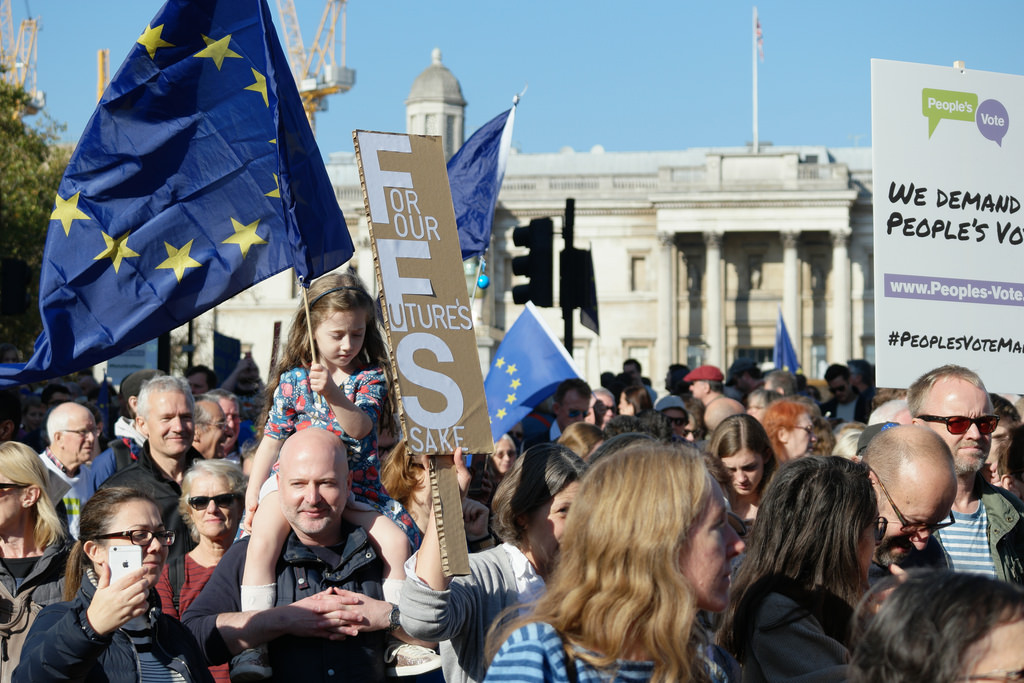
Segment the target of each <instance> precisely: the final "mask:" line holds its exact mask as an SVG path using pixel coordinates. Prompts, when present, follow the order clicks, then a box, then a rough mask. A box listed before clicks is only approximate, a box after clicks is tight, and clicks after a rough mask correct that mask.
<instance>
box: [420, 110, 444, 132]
mask: <svg viewBox="0 0 1024 683" xmlns="http://www.w3.org/2000/svg"><path fill="white" fill-rule="evenodd" d="M423 134H424V135H440V134H441V130H440V127H439V126H438V125H437V114H427V115H426V116H424V117H423Z"/></svg>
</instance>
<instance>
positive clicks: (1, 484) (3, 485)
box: [0, 481, 26, 491]
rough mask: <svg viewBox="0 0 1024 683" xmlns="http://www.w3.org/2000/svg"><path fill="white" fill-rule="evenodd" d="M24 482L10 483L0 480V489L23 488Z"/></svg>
mask: <svg viewBox="0 0 1024 683" xmlns="http://www.w3.org/2000/svg"><path fill="white" fill-rule="evenodd" d="M25 486H26V484H12V483H11V482H9V481H3V482H0V491H6V490H7V489H23V488H25Z"/></svg>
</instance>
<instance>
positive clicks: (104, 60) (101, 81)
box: [96, 48, 110, 102]
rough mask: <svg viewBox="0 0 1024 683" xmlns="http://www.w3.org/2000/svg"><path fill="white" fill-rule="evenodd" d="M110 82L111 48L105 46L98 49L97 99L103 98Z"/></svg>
mask: <svg viewBox="0 0 1024 683" xmlns="http://www.w3.org/2000/svg"><path fill="white" fill-rule="evenodd" d="M109 82H110V50H109V49H107V48H103V49H101V50H97V51H96V101H97V102H99V101H100V100H102V99H103V93H104V91H105V90H106V89H107V83H109Z"/></svg>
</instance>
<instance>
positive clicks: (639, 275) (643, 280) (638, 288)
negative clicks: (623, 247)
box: [629, 255, 647, 292]
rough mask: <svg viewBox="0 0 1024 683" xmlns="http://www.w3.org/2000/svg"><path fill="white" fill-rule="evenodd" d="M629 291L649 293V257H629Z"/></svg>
mask: <svg viewBox="0 0 1024 683" xmlns="http://www.w3.org/2000/svg"><path fill="white" fill-rule="evenodd" d="M629 291H631V292H646V291H647V257H646V256H636V255H633V256H630V257H629Z"/></svg>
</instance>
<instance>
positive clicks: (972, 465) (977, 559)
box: [907, 365, 1024, 583]
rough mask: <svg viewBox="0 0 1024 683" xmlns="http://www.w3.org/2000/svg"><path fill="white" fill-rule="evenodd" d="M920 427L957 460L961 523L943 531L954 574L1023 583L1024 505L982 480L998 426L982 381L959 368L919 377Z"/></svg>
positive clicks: (914, 409) (912, 395) (913, 410)
mask: <svg viewBox="0 0 1024 683" xmlns="http://www.w3.org/2000/svg"><path fill="white" fill-rule="evenodd" d="M907 404H908V406H909V408H910V414H911V415H912V416H913V418H914V424H915V425H924V426H927V427H930V428H931V429H932V430H933V431H934V432H935V433H937V434H938V435H939V436H940V437H941V438H942V440H943V441H945V442H946V445H947V446H949V450H950V452H952V454H953V465H954V467H955V470H956V497H955V498H954V500H953V509H952V513H953V519H954V520H956V523H955V524H954V525H953V526H950V527H947V528H945V529H942V530H940V531H939V541H941V542H942V547H943V548H944V549H945V551H946V555H947V559H948V561H949V565H950V567H952V568H953V570H954V571H970V572H975V573H979V574H987V575H988V576H992V577H996V578H999V579H1002V580H1004V581H1012V582H1014V583H1024V503H1022V502H1021V501H1020V499H1018V498H1017V497H1016V496H1014V495H1013V494H1012V493H1009V492H1008V491H1005V490H1003V489H1000V488H996V487H994V486H992V485H991V484H989V483H988V482H987V481H985V479H984V477H983V476H982V475H981V474H980V470H981V467H982V465H984V464H985V459H986V458H987V457H988V452H989V448H991V445H992V438H991V435H992V432H994V431H995V429H996V426H998V424H999V417H998V416H997V415H995V414H993V411H992V401H991V399H990V398H989V395H988V391H986V389H985V384H984V383H983V382H982V381H981V378H980V377H979V376H978V374H977V373H975V372H974V371H972V370H969V369H967V368H964V367H961V366H959V365H944V366H942V367H940V368H936V369H935V370H931V371H929V372H927V373H925V374H924V375H922V376H921V377H919V378H918V379H917V380H916V381H915V382H914V383H913V384H912V385H911V386H910V390H909V391H908V393H907Z"/></svg>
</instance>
